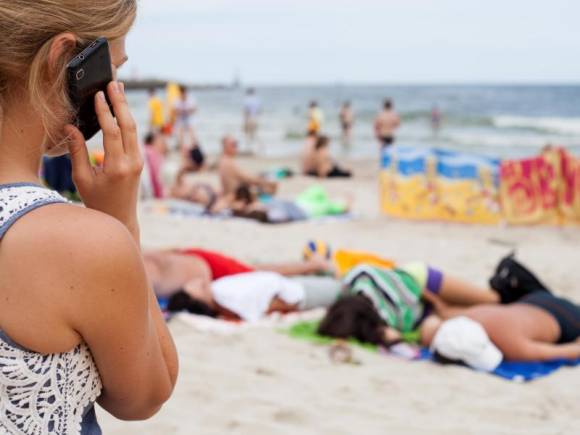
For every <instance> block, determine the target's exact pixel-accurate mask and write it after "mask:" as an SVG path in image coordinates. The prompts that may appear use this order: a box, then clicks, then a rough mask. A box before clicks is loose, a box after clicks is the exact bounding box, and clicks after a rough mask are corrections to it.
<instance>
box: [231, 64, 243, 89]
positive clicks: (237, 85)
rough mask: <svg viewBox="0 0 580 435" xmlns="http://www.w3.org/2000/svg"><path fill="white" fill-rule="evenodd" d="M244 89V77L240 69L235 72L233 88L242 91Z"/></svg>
mask: <svg viewBox="0 0 580 435" xmlns="http://www.w3.org/2000/svg"><path fill="white" fill-rule="evenodd" d="M241 87H242V76H241V74H240V70H239V68H236V70H235V71H234V78H233V80H232V88H233V89H240V88H241Z"/></svg>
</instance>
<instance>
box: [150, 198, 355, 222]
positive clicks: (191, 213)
mask: <svg viewBox="0 0 580 435" xmlns="http://www.w3.org/2000/svg"><path fill="white" fill-rule="evenodd" d="M141 207H142V211H143V212H144V213H147V214H152V215H156V216H171V217H175V218H183V219H210V220H224V219H243V220H248V219H245V218H240V217H234V215H233V213H232V212H231V210H223V211H220V212H218V213H212V214H209V213H207V211H206V209H205V207H204V206H202V205H200V204H194V203H192V202H188V201H183V200H179V199H166V200H152V201H145V202H144V203H143V204H142V206H141ZM353 218H354V216H353V215H352V214H350V213H348V214H342V215H331V216H319V217H314V218H313V217H308V218H307V220H308V222H312V223H315V224H326V223H330V222H342V221H346V220H351V219H353ZM297 221H300V220H297ZM274 223H276V222H274ZM279 223H287V222H286V221H282V222H279Z"/></svg>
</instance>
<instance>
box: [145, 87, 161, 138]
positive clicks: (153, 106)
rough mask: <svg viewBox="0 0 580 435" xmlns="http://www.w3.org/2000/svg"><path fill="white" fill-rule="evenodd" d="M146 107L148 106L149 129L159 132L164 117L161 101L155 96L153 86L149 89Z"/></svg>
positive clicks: (155, 91) (155, 92)
mask: <svg viewBox="0 0 580 435" xmlns="http://www.w3.org/2000/svg"><path fill="white" fill-rule="evenodd" d="M147 107H148V108H149V131H150V132H151V133H159V132H160V131H161V130H162V129H163V126H164V124H165V117H164V116H163V102H162V101H161V98H159V97H158V96H157V90H156V89H155V88H150V89H149V101H148V102H147Z"/></svg>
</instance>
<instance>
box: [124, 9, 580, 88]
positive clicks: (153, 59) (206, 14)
mask: <svg viewBox="0 0 580 435" xmlns="http://www.w3.org/2000/svg"><path fill="white" fill-rule="evenodd" d="M579 17H580V1H579V0H527V1H524V0H140V11H139V17H138V21H137V24H136V26H135V28H134V29H133V31H132V33H131V34H130V36H129V40H128V51H129V56H130V61H129V63H128V64H127V67H126V69H125V71H124V73H123V74H124V76H125V77H127V76H129V75H134V74H136V73H138V75H139V77H141V78H145V77H147V78H149V77H159V78H171V79H179V80H184V81H187V82H191V83H199V82H231V81H232V79H233V77H234V75H235V72H236V71H239V74H240V75H241V77H242V80H243V81H244V82H245V83H257V84H284V83H313V84H314V83H326V84H334V83H337V82H342V83H351V82H352V83H456V82H461V83H465V82H510V83H514V82H517V83H520V82H522V83H526V82H575V83H578V82H580V19H579Z"/></svg>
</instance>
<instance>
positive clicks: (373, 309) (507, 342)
mask: <svg viewBox="0 0 580 435" xmlns="http://www.w3.org/2000/svg"><path fill="white" fill-rule="evenodd" d="M425 277H426V278H425ZM538 282H539V281H538ZM347 283H348V294H347V295H346V296H345V297H343V298H341V299H340V300H339V301H337V302H336V303H335V304H334V305H333V306H332V307H331V308H330V309H329V311H328V313H327V315H326V317H325V318H324V320H323V321H322V323H321V325H320V328H319V332H320V333H321V334H323V335H327V336H331V337H337V338H347V337H355V338H357V339H359V340H361V341H363V342H369V343H373V344H380V345H384V346H387V347H388V346H391V345H392V344H394V343H397V342H399V341H401V339H402V338H403V337H404V336H405V335H406V334H409V333H411V332H413V331H416V332H418V335H419V339H420V342H421V343H422V344H423V345H425V346H429V345H431V343H432V340H433V338H434V336H435V335H436V333H437V331H438V330H439V328H440V326H441V324H442V323H443V320H445V319H449V318H453V317H458V316H465V317H468V318H470V319H472V320H474V321H476V322H478V323H479V324H481V325H482V326H483V328H484V329H485V331H486V332H487V334H488V336H489V338H490V339H491V341H492V342H493V343H494V344H495V345H496V346H497V347H498V348H499V350H500V351H501V352H502V353H503V355H504V358H505V359H507V360H517V361H532V360H536V361H538V360H553V359H558V358H567V359H575V358H580V342H579V341H578V337H579V336H580V307H579V306H578V305H576V304H574V303H572V302H570V301H568V300H565V299H562V298H558V297H556V296H554V295H552V294H551V293H550V292H549V291H547V290H546V289H543V288H537V289H536V291H533V290H531V289H527V290H525V291H521V289H515V291H516V292H518V291H519V294H518V296H521V297H520V298H519V299H518V300H517V301H515V302H513V303H511V304H507V305H499V304H497V303H495V304H494V302H501V300H502V299H504V301H505V297H500V295H499V293H496V292H494V291H491V290H488V291H483V290H480V291H479V292H478V291H476V290H475V289H469V287H466V286H465V285H464V284H463V283H460V282H459V281H456V280H454V279H452V278H449V277H447V276H444V275H442V274H441V273H440V272H438V271H435V270H433V269H427V272H426V274H425V272H424V271H423V272H421V271H420V269H418V268H411V269H409V270H407V271H405V270H395V271H388V270H379V269H376V268H371V267H366V266H362V267H358V268H356V269H354V270H353V271H351V273H350V274H349V276H348V277H347ZM503 296H505V295H503ZM484 299H487V301H485V300H484ZM485 302H489V303H488V304H485ZM477 303H484V305H478V306H472V307H469V306H468V305H474V304H477Z"/></svg>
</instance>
